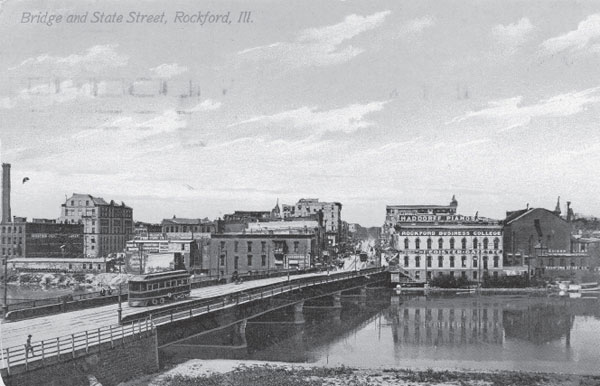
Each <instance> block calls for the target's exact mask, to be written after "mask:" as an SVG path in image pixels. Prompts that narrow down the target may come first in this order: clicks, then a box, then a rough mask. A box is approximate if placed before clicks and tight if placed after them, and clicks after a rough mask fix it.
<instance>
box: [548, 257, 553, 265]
mask: <svg viewBox="0 0 600 386" xmlns="http://www.w3.org/2000/svg"><path fill="white" fill-rule="evenodd" d="M548 266H549V267H554V257H551V258H549V259H548Z"/></svg>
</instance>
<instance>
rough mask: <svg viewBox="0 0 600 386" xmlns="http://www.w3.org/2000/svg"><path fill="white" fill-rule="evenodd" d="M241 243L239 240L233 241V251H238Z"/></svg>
mask: <svg viewBox="0 0 600 386" xmlns="http://www.w3.org/2000/svg"><path fill="white" fill-rule="evenodd" d="M239 244H240V243H239V242H238V241H234V242H233V251H234V252H237V251H238V247H239Z"/></svg>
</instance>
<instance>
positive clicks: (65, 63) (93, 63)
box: [10, 44, 129, 75]
mask: <svg viewBox="0 0 600 386" xmlns="http://www.w3.org/2000/svg"><path fill="white" fill-rule="evenodd" d="M117 47H118V45H116V44H106V45H96V46H93V47H90V48H88V49H87V50H86V51H85V52H83V53H81V54H71V55H69V56H52V55H49V54H43V55H40V56H37V57H33V58H29V59H26V60H24V61H23V62H21V64H20V65H18V66H16V67H12V68H10V70H20V69H29V70H32V71H41V70H44V71H48V72H49V73H50V74H52V75H67V74H69V75H70V74H72V73H73V72H75V71H84V72H92V73H98V72H99V71H101V70H104V69H106V68H117V67H123V66H125V65H127V63H128V61H129V57H128V56H127V55H121V54H119V53H118V52H117V51H116V48H117Z"/></svg>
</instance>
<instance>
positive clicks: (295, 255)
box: [202, 233, 317, 277]
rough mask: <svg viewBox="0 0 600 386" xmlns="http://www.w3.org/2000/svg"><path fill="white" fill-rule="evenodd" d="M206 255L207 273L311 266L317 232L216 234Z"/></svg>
mask: <svg viewBox="0 0 600 386" xmlns="http://www.w3.org/2000/svg"><path fill="white" fill-rule="evenodd" d="M208 242H209V244H208V245H207V247H208V248H207V250H208V253H207V254H206V255H204V256H203V260H202V270H203V272H204V273H207V274H210V275H213V276H221V277H224V276H226V277H229V276H231V275H232V274H233V273H234V272H237V273H238V274H247V273H250V272H252V273H258V272H270V271H276V270H280V269H286V268H299V269H304V268H308V267H310V266H311V265H312V263H313V256H314V254H315V251H316V248H317V243H316V236H315V235H314V234H312V233H307V234H260V233H252V234H250V233H239V234H214V235H212V236H211V239H210V240H208Z"/></svg>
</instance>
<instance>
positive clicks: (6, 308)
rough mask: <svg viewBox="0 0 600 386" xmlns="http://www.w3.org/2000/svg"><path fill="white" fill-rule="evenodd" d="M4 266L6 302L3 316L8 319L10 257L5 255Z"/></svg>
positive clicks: (3, 306) (4, 302) (3, 305)
mask: <svg viewBox="0 0 600 386" xmlns="http://www.w3.org/2000/svg"><path fill="white" fill-rule="evenodd" d="M2 264H3V265H4V299H3V300H4V301H3V303H2V314H3V315H4V318H5V319H6V314H7V313H8V256H7V255H4V256H3V258H2Z"/></svg>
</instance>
